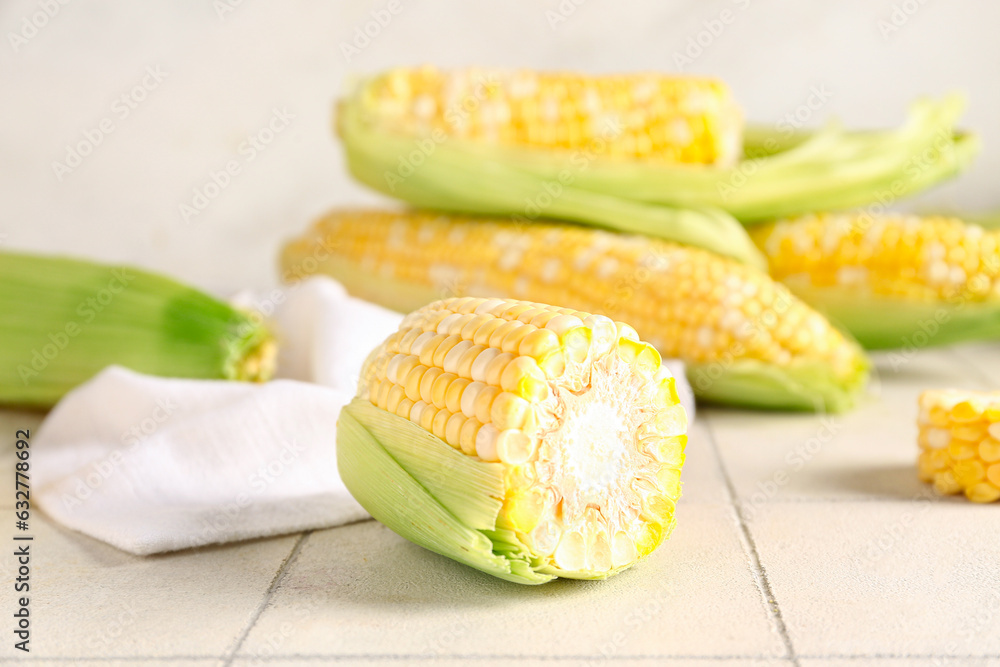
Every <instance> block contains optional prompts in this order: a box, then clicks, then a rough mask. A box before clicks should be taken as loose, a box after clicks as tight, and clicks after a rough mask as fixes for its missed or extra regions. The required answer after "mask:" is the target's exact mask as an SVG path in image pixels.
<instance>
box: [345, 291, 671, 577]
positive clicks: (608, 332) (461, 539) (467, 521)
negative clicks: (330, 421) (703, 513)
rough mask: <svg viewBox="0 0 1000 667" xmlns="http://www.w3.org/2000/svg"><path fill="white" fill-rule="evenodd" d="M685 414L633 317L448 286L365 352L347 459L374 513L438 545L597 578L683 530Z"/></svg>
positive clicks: (536, 572) (528, 571)
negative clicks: (451, 293)
mask: <svg viewBox="0 0 1000 667" xmlns="http://www.w3.org/2000/svg"><path fill="white" fill-rule="evenodd" d="M686 428H687V419H686V416H685V413H684V408H683V406H682V405H681V404H680V402H679V399H678V396H677V392H676V390H675V382H674V378H673V377H671V376H670V373H669V371H667V370H666V369H665V368H661V365H660V355H659V354H658V353H657V352H656V350H655V349H654V348H653V347H652V346H651V345H649V344H647V343H644V342H642V341H640V340H639V338H638V336H637V334H636V332H635V330H634V329H633V328H632V327H630V326H628V325H626V324H623V323H621V322H614V321H612V320H611V319H609V318H607V317H603V316H600V315H591V314H589V313H585V312H579V311H576V310H573V309H569V308H557V307H554V306H547V305H543V304H539V303H532V302H527V301H514V300H506V299H483V298H473V297H466V298H452V299H445V300H442V301H437V302H434V303H431V304H429V305H427V306H425V307H423V308H421V309H420V310H417V311H415V312H413V313H411V314H410V315H408V316H407V317H406V318H405V319H404V320H403V322H402V324H401V325H400V328H399V330H398V331H397V332H396V333H394V334H393V335H391V336H390V337H389V338H388V339H387V340H386V341H385V342H384V343H382V345H380V346H379V347H378V348H376V350H375V351H374V352H373V353H372V354H371V355H370V356H369V359H368V361H367V362H366V363H365V366H364V368H363V369H362V376H361V382H360V384H359V393H358V397H357V398H356V399H355V400H354V401H353V402H352V403H350V404H349V405H348V406H347V407H345V408H344V410H343V412H342V413H341V416H340V421H339V423H338V431H337V457H338V468H339V470H340V474H341V476H342V478H343V480H344V482H345V484H346V485H347V487H348V489H350V491H351V493H352V494H353V495H354V497H355V498H357V500H358V501H359V502H360V503H361V504H362V505H363V506H364V507H365V509H367V510H368V511H369V512H370V513H371V514H372V516H374V517H375V518H376V519H378V520H379V521H381V522H383V523H384V524H386V525H387V526H389V527H390V528H392V529H393V530H395V531H396V532H398V533H399V534H401V535H403V536H404V537H406V538H408V539H410V540H412V541H414V542H416V543H417V544H420V545H422V546H424V547H426V548H428V549H431V550H432V551H436V552H437V553H440V554H443V555H445V556H448V557H450V558H454V559H455V560H458V561H460V562H463V563H466V564H468V565H471V566H472V567H475V568H478V569H480V570H483V571H485V572H488V573H490V574H493V575H495V576H498V577H502V578H504V579H508V580H511V581H516V582H519V583H526V584H537V583H544V582H546V581H549V580H550V579H552V578H553V577H555V576H560V577H569V578H578V579H601V578H604V577H607V576H609V575H611V574H614V573H616V572H619V571H621V570H623V569H625V568H627V567H629V566H630V565H632V564H633V563H635V562H636V561H638V560H639V559H641V558H643V557H645V556H647V555H648V554H649V553H650V552H652V550H653V549H655V548H656V547H657V546H658V545H659V544H660V542H661V541H662V540H663V539H665V538H666V537H667V536H668V535H669V533H670V531H671V529H672V528H673V525H674V505H675V503H676V501H677V498H678V497H679V496H680V471H681V466H682V465H683V462H684V445H685V443H686V440H687V436H686Z"/></svg>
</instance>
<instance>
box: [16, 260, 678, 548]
mask: <svg viewBox="0 0 1000 667" xmlns="http://www.w3.org/2000/svg"><path fill="white" fill-rule="evenodd" d="M240 300H242V301H251V302H253V303H254V304H255V305H257V306H259V307H263V309H264V310H265V311H273V323H274V327H275V329H276V331H277V334H278V336H279V341H280V345H281V353H280V356H279V370H280V375H281V377H282V378H285V379H278V380H274V381H272V382H268V383H265V384H246V383H238V382H224V381H213V380H184V379H169V378H161V377H154V376H149V375H143V374H141V373H136V372H133V371H130V370H127V369H125V368H121V367H115V366H113V367H110V368H108V369H105V370H104V371H103V372H101V373H100V374H98V375H97V376H96V377H95V378H93V379H92V380H91V381H89V382H87V383H86V384H84V385H82V386H81V387H78V388H77V389H75V390H74V391H72V392H70V393H69V394H68V395H67V396H66V397H65V398H63V400H62V401H60V403H59V404H58V405H57V406H56V407H55V408H54V409H53V411H52V412H51V413H50V414H49V415H48V417H47V418H46V419H45V421H44V423H43V424H42V427H41V429H40V430H39V433H38V435H37V436H36V437H35V439H34V440H33V441H32V462H33V465H32V473H33V485H34V489H35V494H34V496H35V498H36V499H37V501H38V504H39V505H40V507H41V508H42V509H43V510H44V511H45V512H46V513H47V514H48V515H49V516H51V517H52V518H53V519H55V520H57V521H59V522H61V523H62V524H64V525H66V526H68V527H70V528H72V529H74V530H78V531H80V532H82V533H86V534H88V535H90V536H92V537H96V538H98V539H101V540H104V541H105V542H107V543H109V544H112V545H114V546H116V547H118V548H120V549H124V550H125V551H129V552H132V553H135V554H152V553H158V552H163V551H173V550H176V549H184V548H188V547H195V546H200V545H205V544H212V543H217V542H230V541H234V540H242V539H248V538H253V537H264V536H269V535H278V534H282V533H290V532H296V531H300V530H308V529H314V528H325V527H330V526H336V525H340V524H343V523H348V522H351V521H357V520H359V519H364V518H367V517H368V514H367V513H366V512H365V511H364V509H362V508H361V506H360V505H358V504H357V502H355V501H354V499H353V498H352V497H351V496H350V494H349V493H348V491H347V489H346V488H345V487H344V484H343V482H341V481H340V477H339V476H338V474H337V465H336V444H335V438H336V422H337V415H338V414H339V412H340V408H341V407H342V406H343V405H344V404H345V403H347V402H348V401H349V400H350V399H351V397H352V396H353V395H354V392H355V385H356V383H357V377H358V373H359V371H360V368H361V365H362V363H363V362H364V360H365V358H366V357H367V355H368V353H369V352H370V351H371V349H372V348H373V347H374V346H375V345H376V344H377V343H378V342H379V341H381V340H382V339H384V338H385V337H386V336H388V335H389V334H390V333H392V332H393V331H395V330H396V328H397V327H398V326H399V323H400V321H401V319H402V318H401V316H400V315H399V314H398V313H394V312H391V311H388V310H385V309H383V308H380V307H378V306H375V305H373V304H370V303H367V302H364V301H361V300H359V299H354V298H352V297H350V296H348V295H347V294H346V293H345V291H344V289H343V288H342V287H341V286H340V285H339V284H337V283H336V282H334V281H332V280H329V279H327V278H314V279H311V280H309V281H306V282H305V283H302V284H301V285H300V286H297V287H292V288H288V289H286V290H283V291H276V292H273V293H271V294H270V295H267V296H265V297H257V298H253V297H251V296H249V295H244V296H242V297H240ZM671 370H672V371H673V372H674V374H675V375H676V376H677V378H678V389H679V391H680V392H681V395H682V397H684V399H685V403H686V404H687V405H688V410H689V415H691V416H692V418H693V415H694V413H693V409H694V407H693V403H692V402H691V392H690V388H689V387H688V386H687V384H686V382H685V381H684V379H683V378H684V375H683V366H682V365H679V364H678V363H677V362H671Z"/></svg>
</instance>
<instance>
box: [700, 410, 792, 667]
mask: <svg viewBox="0 0 1000 667" xmlns="http://www.w3.org/2000/svg"><path fill="white" fill-rule="evenodd" d="M707 417H708V415H706V419H705V432H706V433H707V434H708V441H709V443H710V444H711V447H712V451H713V452H714V453H715V459H716V461H717V462H718V465H719V470H720V471H721V472H722V479H723V481H724V482H725V485H726V494H727V495H728V496H729V502H730V504H731V505H732V508H733V511H734V512H735V513H736V520H737V523H739V525H740V533H741V538H742V542H743V544H744V548H745V549H746V552H747V555H748V556H749V558H750V566H751V569H752V570H753V572H754V577H755V578H756V579H757V587H758V590H760V592H761V594H762V595H763V597H764V603H765V604H766V605H767V608H768V609H770V610H771V614H772V615H773V616H774V622H775V625H776V626H777V629H778V635H779V636H780V637H781V641H782V643H783V644H784V646H785V653H786V656H785V657H786V658H787V659H789V660H791V662H792V664H793V665H795V667H801V666H800V664H799V659H798V657H797V656H796V655H795V647H794V646H793V645H792V638H791V636H790V635H789V634H788V626H786V625H785V619H784V617H783V616H782V615H781V607H780V606H779V605H778V598H777V597H776V596H775V595H774V591H773V590H772V589H771V581H770V580H769V579H768V577H767V571H765V570H764V564H763V563H762V562H761V560H760V553H759V552H758V551H757V543H756V542H754V539H753V535H752V534H751V533H750V527H749V526H748V525H747V522H746V519H745V517H744V516H743V511H742V510H741V509H740V506H739V503H738V502H737V494H736V487H735V486H733V480H732V478H731V477H730V476H729V471H728V470H727V469H726V464H725V462H724V461H723V460H722V452H721V451H720V450H719V444H718V443H717V442H716V440H715V430H714V429H713V428H712V420H711V419H710V418H707Z"/></svg>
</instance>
